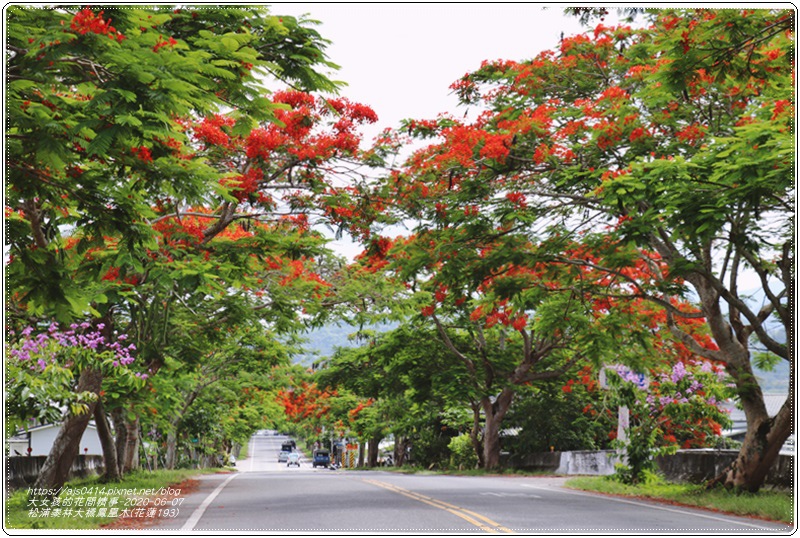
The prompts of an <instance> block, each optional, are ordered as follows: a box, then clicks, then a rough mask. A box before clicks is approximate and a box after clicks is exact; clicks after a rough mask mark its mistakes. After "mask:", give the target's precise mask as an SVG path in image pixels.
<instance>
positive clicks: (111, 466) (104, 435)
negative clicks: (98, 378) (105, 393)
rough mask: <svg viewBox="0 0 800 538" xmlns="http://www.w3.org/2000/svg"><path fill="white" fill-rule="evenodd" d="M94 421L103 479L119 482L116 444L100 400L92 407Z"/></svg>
mask: <svg viewBox="0 0 800 538" xmlns="http://www.w3.org/2000/svg"><path fill="white" fill-rule="evenodd" d="M94 422H95V424H97V436H98V437H99V438H100V445H101V446H102V447H103V463H104V465H105V471H104V474H103V480H104V481H106V482H119V481H120V479H121V478H122V475H120V472H119V465H118V463H117V445H116V444H115V443H114V437H113V436H112V435H111V426H109V423H108V417H107V416H106V410H105V408H104V407H103V402H102V401H101V400H98V401H97V405H96V406H95V408H94Z"/></svg>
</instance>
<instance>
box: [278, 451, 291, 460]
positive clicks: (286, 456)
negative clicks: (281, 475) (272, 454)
mask: <svg viewBox="0 0 800 538" xmlns="http://www.w3.org/2000/svg"><path fill="white" fill-rule="evenodd" d="M289 454H291V452H287V451H286V450H281V451H280V452H279V453H278V463H286V462H287V461H289Z"/></svg>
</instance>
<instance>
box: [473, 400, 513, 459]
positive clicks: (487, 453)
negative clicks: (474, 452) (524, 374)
mask: <svg viewBox="0 0 800 538" xmlns="http://www.w3.org/2000/svg"><path fill="white" fill-rule="evenodd" d="M513 396H514V391H513V390H512V389H509V388H505V389H503V390H502V391H501V392H500V394H499V395H498V396H497V398H496V399H495V401H494V403H492V402H491V400H490V399H489V398H482V399H481V405H482V406H483V414H484V417H485V421H484V427H483V468H484V469H497V468H498V467H500V427H501V426H502V424H503V419H504V418H505V416H506V413H507V412H508V409H509V407H510V406H511V399H512V397H513Z"/></svg>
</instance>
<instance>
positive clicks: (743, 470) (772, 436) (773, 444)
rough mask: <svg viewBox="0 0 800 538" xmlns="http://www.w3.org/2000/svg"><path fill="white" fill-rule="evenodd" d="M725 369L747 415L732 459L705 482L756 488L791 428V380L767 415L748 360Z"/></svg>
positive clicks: (762, 480)
mask: <svg viewBox="0 0 800 538" xmlns="http://www.w3.org/2000/svg"><path fill="white" fill-rule="evenodd" d="M728 372H730V373H731V375H732V376H733V377H734V379H736V382H737V388H738V389H739V390H738V392H739V394H740V402H741V404H742V409H743V410H744V413H745V417H746V419H747V432H746V433H745V437H744V441H743V443H742V447H741V448H740V449H739V454H738V456H737V457H736V460H735V461H734V462H733V463H732V464H731V465H730V466H729V467H728V468H727V469H725V470H724V471H723V472H722V473H721V474H720V475H719V476H717V477H716V478H714V479H713V480H711V481H710V482H709V484H708V485H709V486H714V485H717V484H722V485H724V486H725V487H726V488H729V489H731V488H732V489H738V490H743V491H749V492H757V491H758V490H759V489H760V488H761V486H762V485H763V484H764V480H765V479H766V477H767V473H768V472H769V470H770V468H771V467H772V466H773V465H774V464H775V462H776V461H777V459H778V455H779V454H780V450H781V447H783V444H784V443H785V442H786V440H787V439H788V438H789V436H790V435H791V434H792V432H793V429H794V428H793V424H792V419H793V417H794V396H793V395H794V389H793V381H792V384H791V386H792V390H790V391H789V395H788V397H787V398H786V401H785V402H784V404H783V406H781V409H780V411H778V413H777V414H776V415H775V417H772V418H770V416H769V414H768V412H767V409H766V406H765V404H764V396H763V394H762V392H761V388H760V387H759V386H758V384H757V383H756V382H755V378H754V377H753V373H752V370H751V369H750V365H749V363H747V364H746V365H744V366H740V367H739V368H735V367H730V366H729V368H728ZM793 377H794V376H793V375H792V378H793Z"/></svg>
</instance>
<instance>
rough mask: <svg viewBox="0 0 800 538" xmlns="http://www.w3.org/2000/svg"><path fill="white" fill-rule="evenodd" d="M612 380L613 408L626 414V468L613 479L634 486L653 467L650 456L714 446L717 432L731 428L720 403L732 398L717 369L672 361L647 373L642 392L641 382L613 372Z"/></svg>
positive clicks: (718, 439)
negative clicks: (668, 364) (625, 408)
mask: <svg viewBox="0 0 800 538" xmlns="http://www.w3.org/2000/svg"><path fill="white" fill-rule="evenodd" d="M616 374H617V375H616V376H611V377H612V378H616V379H615V380H612V386H614V387H615V390H613V391H612V394H613V397H612V399H613V400H615V403H616V404H617V405H620V406H626V407H628V408H629V410H630V425H629V427H628V429H627V437H628V439H627V440H626V441H625V442H619V443H618V445H619V446H620V447H621V448H624V449H625V454H626V459H627V465H626V466H623V468H621V469H620V472H619V475H620V477H621V478H622V479H623V480H624V481H625V482H638V481H640V480H642V479H643V477H644V476H645V475H646V474H647V472H649V471H652V469H653V468H654V465H653V457H654V456H656V455H659V454H669V453H674V452H675V451H676V450H677V449H678V448H704V447H713V446H716V445H718V444H719V443H720V442H721V441H722V439H721V434H722V429H723V428H725V427H729V426H730V424H731V421H730V416H729V415H728V412H727V410H726V409H724V408H723V407H722V406H721V404H722V402H724V401H725V400H727V399H728V398H732V397H733V396H734V395H735V392H734V390H733V387H732V386H731V384H730V383H728V382H727V378H726V374H725V371H724V369H723V368H721V367H718V366H715V365H712V364H711V363H710V362H708V361H697V362H692V363H687V362H682V361H678V362H675V363H674V364H673V365H672V366H671V368H670V367H668V366H667V367H666V369H662V370H658V369H654V370H651V372H650V379H649V383H647V384H646V385H647V386H646V388H643V387H642V383H641V377H639V376H638V375H636V374H633V373H631V372H629V371H627V370H624V369H621V368H620V369H618V370H617V372H616Z"/></svg>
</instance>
